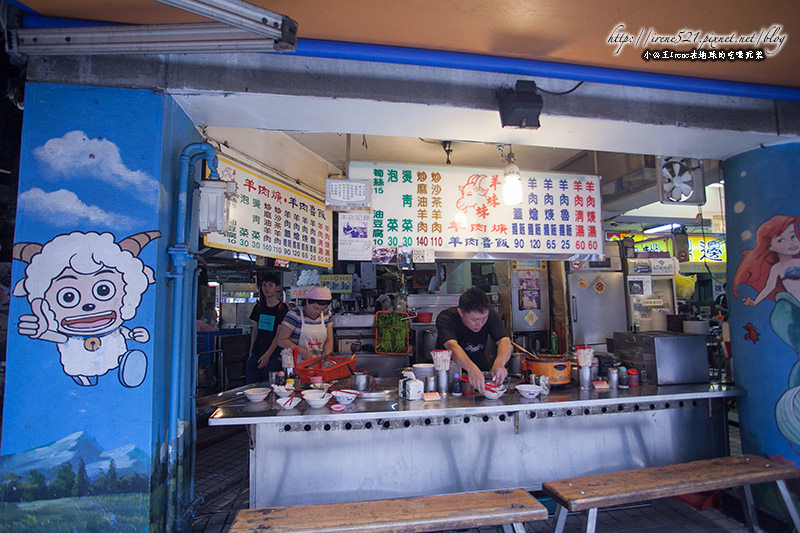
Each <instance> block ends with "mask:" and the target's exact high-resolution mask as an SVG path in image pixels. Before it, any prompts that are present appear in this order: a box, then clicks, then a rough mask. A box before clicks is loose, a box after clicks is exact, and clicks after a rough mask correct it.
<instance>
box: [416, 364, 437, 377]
mask: <svg viewBox="0 0 800 533" xmlns="http://www.w3.org/2000/svg"><path fill="white" fill-rule="evenodd" d="M411 368H412V370H413V372H414V376H415V377H416V378H417V379H419V380H422V381H425V378H426V377H428V376H433V375H434V369H433V363H417V364H416V365H412V366H411Z"/></svg>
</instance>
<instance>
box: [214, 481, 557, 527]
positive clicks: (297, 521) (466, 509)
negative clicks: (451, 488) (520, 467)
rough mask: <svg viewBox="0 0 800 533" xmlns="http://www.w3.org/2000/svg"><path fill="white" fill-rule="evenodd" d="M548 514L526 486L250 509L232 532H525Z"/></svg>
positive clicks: (239, 519) (238, 516)
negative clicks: (484, 529) (490, 529)
mask: <svg viewBox="0 0 800 533" xmlns="http://www.w3.org/2000/svg"><path fill="white" fill-rule="evenodd" d="M534 520H547V509H545V507H544V506H543V505H542V504H541V503H539V502H538V501H537V500H536V498H534V497H533V496H531V495H530V494H529V493H528V492H526V491H524V490H522V489H510V490H492V491H483V492H465V493H460V494H445V495H440V496H423V497H416V498H395V499H391V500H373V501H363V502H352V503H329V504H320V505H298V506H294V507H265V508H263V509H244V510H242V511H239V512H238V513H236V518H234V521H233V524H232V525H231V528H230V530H229V531H230V532H231V533H243V532H246V531H269V532H270V533H284V532H289V531H292V532H306V533H334V532H354V531H360V532H366V531H369V532H376V533H377V532H383V533H401V532H402V533H409V532H414V531H439V530H443V529H456V528H470V527H480V526H495V525H501V524H502V525H503V529H504V530H506V531H508V530H510V527H509V524H511V526H512V527H513V531H515V532H516V533H524V532H525V528H524V526H523V525H522V522H530V521H534Z"/></svg>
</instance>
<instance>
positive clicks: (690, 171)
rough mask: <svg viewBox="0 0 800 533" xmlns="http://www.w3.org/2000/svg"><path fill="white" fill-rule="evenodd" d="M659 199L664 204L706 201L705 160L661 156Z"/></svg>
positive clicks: (698, 203)
mask: <svg viewBox="0 0 800 533" xmlns="http://www.w3.org/2000/svg"><path fill="white" fill-rule="evenodd" d="M658 199H659V201H660V202H661V203H662V204H675V203H681V204H693V205H702V204H704V203H706V188H705V182H704V180H703V162H702V161H701V160H700V159H692V158H688V157H659V158H658Z"/></svg>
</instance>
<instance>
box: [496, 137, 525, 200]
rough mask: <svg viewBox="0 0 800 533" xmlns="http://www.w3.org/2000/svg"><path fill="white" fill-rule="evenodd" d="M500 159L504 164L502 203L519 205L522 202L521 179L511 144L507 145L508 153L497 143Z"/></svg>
mask: <svg viewBox="0 0 800 533" xmlns="http://www.w3.org/2000/svg"><path fill="white" fill-rule="evenodd" d="M497 149H498V150H500V159H502V161H503V162H504V163H505V164H506V166H505V168H504V169H503V203H504V204H506V205H519V204H520V203H521V202H522V180H521V179H520V175H519V167H518V166H517V162H516V159H515V158H514V151H513V150H512V149H511V145H509V146H508V155H506V154H505V153H504V152H503V145H502V144H501V145H498V147H497Z"/></svg>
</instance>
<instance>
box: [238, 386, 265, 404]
mask: <svg viewBox="0 0 800 533" xmlns="http://www.w3.org/2000/svg"><path fill="white" fill-rule="evenodd" d="M267 394H269V389H268V388H264V387H255V388H252V389H247V390H246V391H244V395H245V396H247V399H248V400H250V401H251V402H261V401H263V400H264V398H266V397H267Z"/></svg>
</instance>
